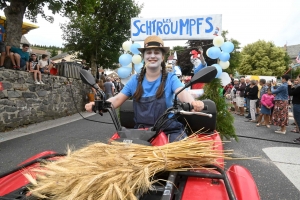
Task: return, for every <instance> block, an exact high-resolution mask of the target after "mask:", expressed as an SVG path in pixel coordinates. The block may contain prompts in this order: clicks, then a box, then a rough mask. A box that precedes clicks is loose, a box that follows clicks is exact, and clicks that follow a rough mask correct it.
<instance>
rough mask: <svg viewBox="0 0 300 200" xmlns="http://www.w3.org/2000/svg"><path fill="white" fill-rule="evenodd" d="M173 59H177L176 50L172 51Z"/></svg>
mask: <svg viewBox="0 0 300 200" xmlns="http://www.w3.org/2000/svg"><path fill="white" fill-rule="evenodd" d="M173 60H177V53H176V51H175V52H174V57H173Z"/></svg>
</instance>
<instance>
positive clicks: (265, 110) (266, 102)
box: [256, 88, 274, 128]
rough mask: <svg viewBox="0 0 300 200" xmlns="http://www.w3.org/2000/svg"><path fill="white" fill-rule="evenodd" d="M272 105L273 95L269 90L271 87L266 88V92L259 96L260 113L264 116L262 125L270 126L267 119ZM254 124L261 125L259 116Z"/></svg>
mask: <svg viewBox="0 0 300 200" xmlns="http://www.w3.org/2000/svg"><path fill="white" fill-rule="evenodd" d="M273 106H274V95H273V94H272V92H271V88H268V90H267V94H264V95H263V96H262V98H261V111H260V112H261V114H263V116H264V125H266V127H268V128H270V125H269V121H270V116H271V109H272V107H273ZM259 120H260V121H258V124H256V126H260V125H261V118H260V119H259Z"/></svg>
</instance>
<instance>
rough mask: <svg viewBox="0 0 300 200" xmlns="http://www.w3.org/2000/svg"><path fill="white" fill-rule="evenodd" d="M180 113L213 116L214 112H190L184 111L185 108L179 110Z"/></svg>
mask: <svg viewBox="0 0 300 200" xmlns="http://www.w3.org/2000/svg"><path fill="white" fill-rule="evenodd" d="M179 113H180V114H182V115H201V116H206V117H209V118H212V116H213V115H212V114H207V113H204V112H188V111H184V110H181V111H179Z"/></svg>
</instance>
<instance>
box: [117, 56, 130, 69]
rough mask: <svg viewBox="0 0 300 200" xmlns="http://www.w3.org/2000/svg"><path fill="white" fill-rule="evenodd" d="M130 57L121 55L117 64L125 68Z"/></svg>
mask: <svg viewBox="0 0 300 200" xmlns="http://www.w3.org/2000/svg"><path fill="white" fill-rule="evenodd" d="M131 59H132V55H130V54H123V55H121V56H120V57H119V63H120V64H121V65H122V66H127V65H129V64H130V63H131Z"/></svg>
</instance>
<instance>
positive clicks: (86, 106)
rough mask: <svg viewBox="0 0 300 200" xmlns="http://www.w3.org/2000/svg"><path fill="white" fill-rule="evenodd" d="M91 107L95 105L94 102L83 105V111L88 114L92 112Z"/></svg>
mask: <svg viewBox="0 0 300 200" xmlns="http://www.w3.org/2000/svg"><path fill="white" fill-rule="evenodd" d="M93 105H95V102H94V101H93V102H90V103H87V104H85V110H86V111H88V112H93Z"/></svg>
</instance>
